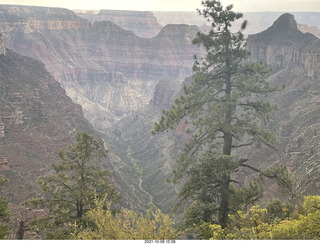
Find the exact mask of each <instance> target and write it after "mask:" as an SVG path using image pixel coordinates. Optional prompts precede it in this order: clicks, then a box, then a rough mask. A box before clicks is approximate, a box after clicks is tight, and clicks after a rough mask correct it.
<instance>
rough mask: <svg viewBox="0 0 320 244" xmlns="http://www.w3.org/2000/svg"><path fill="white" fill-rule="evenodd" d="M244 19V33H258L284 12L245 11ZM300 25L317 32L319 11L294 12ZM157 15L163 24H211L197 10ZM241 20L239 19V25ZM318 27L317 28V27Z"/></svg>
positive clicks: (303, 28)
mask: <svg viewBox="0 0 320 244" xmlns="http://www.w3.org/2000/svg"><path fill="white" fill-rule="evenodd" d="M243 14H244V17H243V18H244V19H246V20H247V21H248V26H247V29H246V30H245V31H244V34H246V35H249V34H256V33H259V32H261V31H264V30H266V29H267V28H268V27H270V26H271V25H272V23H273V22H274V21H275V19H277V18H278V17H279V16H280V15H282V14H283V13H282V12H252V13H251V12H245V13H243ZM292 14H293V15H294V16H295V17H296V20H297V22H298V23H300V25H299V26H298V28H299V29H300V30H301V31H303V32H311V33H312V34H316V36H317V33H318V31H317V29H319V28H320V24H319V23H320V13H317V12H309V13H307V12H294V13H292ZM154 15H155V17H156V18H157V20H158V22H159V23H160V24H161V25H166V24H168V23H171V24H189V25H197V26H204V25H210V23H208V22H207V21H206V20H205V19H204V18H203V17H202V16H199V15H198V13H197V12H196V11H194V12H183V11H182V12H164V11H161V12H157V11H155V12H154ZM240 24H241V21H238V27H239V25H240ZM305 25H308V26H312V28H306V26H305ZM316 28H317V29H316Z"/></svg>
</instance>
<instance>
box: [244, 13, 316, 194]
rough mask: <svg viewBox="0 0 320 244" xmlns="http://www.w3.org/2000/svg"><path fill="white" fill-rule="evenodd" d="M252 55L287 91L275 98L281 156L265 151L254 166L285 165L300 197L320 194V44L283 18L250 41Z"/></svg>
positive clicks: (289, 18) (291, 19) (291, 18)
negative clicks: (300, 194)
mask: <svg viewBox="0 0 320 244" xmlns="http://www.w3.org/2000/svg"><path fill="white" fill-rule="evenodd" d="M248 49H249V50H250V51H251V52H252V57H251V60H252V61H260V60H261V61H265V62H266V63H267V64H268V65H269V66H271V67H272V68H273V72H272V75H271V76H270V78H269V79H270V83H271V84H273V85H277V86H281V85H285V88H284V89H283V90H282V91H281V92H279V93H278V94H276V96H272V97H271V98H270V99H271V100H272V101H273V102H276V103H278V104H279V105H280V108H281V111H280V112H279V113H278V114H277V115H276V117H275V121H274V123H273V125H272V126H271V128H272V130H274V131H275V132H276V133H277V136H278V139H279V144H278V145H277V149H278V150H277V151H268V150H266V149H265V148H264V149H261V150H259V151H257V152H256V153H255V154H253V155H252V159H251V163H256V164H257V163H258V162H259V163H262V164H264V165H268V164H276V163H282V164H284V165H286V166H287V168H288V170H289V171H290V172H291V173H292V176H293V177H294V178H295V179H296V181H297V189H298V190H299V191H301V192H302V193H303V194H319V190H318V189H319V188H318V186H319V182H320V181H319V177H318V175H319V170H318V168H319V158H318V153H317V151H318V150H319V145H320V137H319V134H318V131H319V129H320V127H319V126H320V117H319V104H320V100H319V94H320V87H319V82H320V76H319V72H320V39H318V38H316V37H315V36H313V35H311V34H304V33H302V32H301V31H299V30H298V29H297V24H296V21H295V18H294V16H293V15H291V14H284V15H282V16H280V17H279V18H278V19H277V20H276V21H275V23H274V24H273V25H272V26H271V27H270V28H269V29H267V30H266V31H264V32H262V33H259V34H257V35H254V36H249V38H248ZM272 194H277V193H276V192H273V193H272Z"/></svg>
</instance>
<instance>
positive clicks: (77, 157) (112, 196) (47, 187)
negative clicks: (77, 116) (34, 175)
mask: <svg viewBox="0 0 320 244" xmlns="http://www.w3.org/2000/svg"><path fill="white" fill-rule="evenodd" d="M58 154H59V157H60V159H61V162H60V163H56V164H55V163H54V164H52V167H53V169H54V171H55V174H51V175H46V176H43V177H40V178H39V180H38V183H39V184H40V186H41V188H42V190H43V191H44V193H45V197H44V198H32V199H29V200H28V201H27V202H26V203H25V204H26V205H27V206H28V207H29V209H39V208H40V209H45V210H46V211H47V212H48V213H47V215H46V216H45V217H39V218H37V219H35V220H33V221H32V222H31V223H30V224H29V226H30V227H32V228H33V229H38V230H47V238H48V239H69V238H70V231H71V230H72V227H71V225H72V224H74V222H75V221H77V222H79V223H81V224H89V223H88V221H87V220H86V219H85V213H86V212H88V211H89V210H90V208H92V207H93V206H94V196H95V195H96V196H97V197H103V196H104V195H106V194H108V196H109V197H108V199H106V200H110V201H113V202H117V201H118V199H119V198H120V195H119V194H118V193H116V191H115V187H114V186H113V185H111V184H110V176H111V174H110V172H109V171H107V170H103V169H101V168H100V167H98V166H97V160H98V159H100V158H103V157H105V156H106V155H107V150H106V149H105V147H104V144H103V141H102V140H101V139H98V140H95V139H94V138H93V136H92V135H90V134H88V133H81V132H79V133H77V135H76V145H70V146H69V147H68V148H67V149H66V150H64V149H61V150H59V153H58Z"/></svg>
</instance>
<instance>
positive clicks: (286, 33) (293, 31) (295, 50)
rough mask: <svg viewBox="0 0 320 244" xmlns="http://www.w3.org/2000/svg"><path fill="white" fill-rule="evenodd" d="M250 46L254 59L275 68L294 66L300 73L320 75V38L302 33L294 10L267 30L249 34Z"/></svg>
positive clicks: (281, 17)
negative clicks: (292, 13) (293, 13)
mask: <svg viewBox="0 0 320 244" xmlns="http://www.w3.org/2000/svg"><path fill="white" fill-rule="evenodd" d="M247 47H248V50H249V51H250V52H251V54H252V55H251V61H254V62H257V61H263V62H265V63H267V64H268V65H270V66H271V67H272V68H273V72H275V71H278V70H281V69H287V68H290V69H292V71H293V72H296V74H298V73H300V72H305V73H306V75H307V76H308V77H312V78H314V79H316V78H317V77H318V76H319V68H320V57H319V53H318V52H317V50H319V47H320V40H319V39H318V38H316V37H315V36H314V35H312V34H309V33H302V32H301V31H300V30H299V29H298V27H297V22H296V21H295V18H294V16H293V15H291V14H283V15H282V16H280V17H279V18H278V19H277V20H276V21H275V22H274V24H273V25H272V26H271V27H270V28H268V29H267V30H265V31H263V32H261V33H259V34H256V35H252V36H249V37H248V39H247Z"/></svg>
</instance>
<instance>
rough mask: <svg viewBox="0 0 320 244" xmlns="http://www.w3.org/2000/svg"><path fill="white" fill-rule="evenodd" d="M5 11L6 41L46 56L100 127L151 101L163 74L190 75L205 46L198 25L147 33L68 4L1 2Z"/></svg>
mask: <svg viewBox="0 0 320 244" xmlns="http://www.w3.org/2000/svg"><path fill="white" fill-rule="evenodd" d="M0 12H1V14H2V21H0V31H2V32H3V39H4V42H5V44H6V46H7V47H9V48H12V49H13V50H15V51H16V52H18V53H20V54H22V55H26V56H30V57H33V58H36V59H39V60H41V61H42V62H43V63H44V64H45V66H46V68H47V69H48V71H49V72H50V73H51V74H52V75H53V76H54V77H55V79H56V80H58V81H59V82H60V83H61V84H62V86H63V87H64V88H65V89H66V91H67V94H68V95H69V96H70V97H71V98H72V99H73V100H74V101H75V102H77V103H80V104H81V105H82V106H83V109H84V112H85V116H86V118H88V119H89V120H90V122H92V123H93V124H94V125H95V126H97V128H99V129H105V128H106V127H109V126H110V125H111V124H112V123H114V122H115V121H117V120H119V119H120V118H123V117H124V116H126V115H128V114H130V113H131V112H132V111H135V110H137V109H139V108H141V107H143V106H144V105H146V104H148V103H149V100H150V99H151V98H152V95H153V89H154V87H155V85H156V82H157V81H158V80H161V79H177V78H178V79H180V80H183V79H184V78H185V77H186V76H188V75H190V74H191V68H192V65H193V55H194V54H195V53H198V52H199V50H198V48H197V47H195V46H193V45H192V43H191V41H192V39H193V37H194V36H195V35H196V33H197V31H198V28H197V27H196V26H188V25H168V26H166V27H164V28H163V29H162V30H161V32H160V33H159V34H158V35H157V36H155V37H153V38H141V37H138V36H137V35H135V34H134V33H133V32H132V31H128V30H124V29H122V28H121V27H119V26H118V25H116V24H114V23H111V22H107V21H102V22H95V23H94V24H91V23H90V22H89V21H88V20H85V19H82V18H80V17H79V16H77V15H75V13H73V12H72V11H69V10H66V9H56V8H40V7H27V6H19V7H18V6H7V5H0ZM48 13H49V14H48ZM46 16H48V17H46ZM34 21H39V23H46V24H43V25H42V24H41V25H36V24H30V23H33V22H34ZM71 23H72V24H71Z"/></svg>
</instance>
